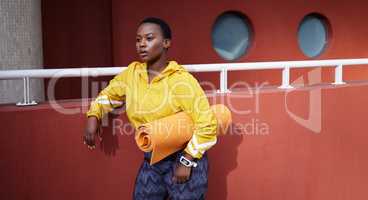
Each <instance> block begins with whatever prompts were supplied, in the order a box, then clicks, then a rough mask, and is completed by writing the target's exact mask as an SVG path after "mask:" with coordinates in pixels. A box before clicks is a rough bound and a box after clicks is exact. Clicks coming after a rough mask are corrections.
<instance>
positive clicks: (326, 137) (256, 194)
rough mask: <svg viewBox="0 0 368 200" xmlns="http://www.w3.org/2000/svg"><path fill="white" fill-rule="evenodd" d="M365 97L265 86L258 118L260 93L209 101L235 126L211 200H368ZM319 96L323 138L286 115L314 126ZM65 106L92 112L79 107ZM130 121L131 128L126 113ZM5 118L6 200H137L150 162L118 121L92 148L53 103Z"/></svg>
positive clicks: (216, 159) (6, 112) (80, 120)
mask: <svg viewBox="0 0 368 200" xmlns="http://www.w3.org/2000/svg"><path fill="white" fill-rule="evenodd" d="M312 93H313V94H312ZM362 93H368V86H367V84H366V83H364V84H355V85H350V86H343V87H333V86H323V87H321V86H315V87H308V88H304V89H298V90H295V91H292V92H289V93H286V92H285V91H281V90H278V89H275V88H269V89H261V90H260V93H259V96H258V99H259V106H258V108H259V109H258V111H257V109H256V106H255V102H257V98H256V96H255V95H254V93H253V92H251V93H250V92H245V91H238V92H234V93H232V94H229V95H227V96H220V95H217V96H216V97H210V100H211V102H213V103H225V104H226V105H228V106H229V107H231V108H232V111H233V122H234V125H233V128H232V129H231V130H230V131H229V132H228V135H226V136H223V137H221V138H219V142H218V144H216V146H215V147H213V148H212V149H211V150H210V151H209V159H210V174H209V180H210V182H209V192H208V198H207V199H209V200H212V199H220V200H223V199H231V200H237V199H257V200H262V199H273V200H289V199H290V200H291V199H292V200H294V199H298V200H310V199H313V200H339V199H341V200H343V199H344V200H346V199H356V200H358V199H367V198H368V193H367V191H366V185H368V179H367V177H368V171H367V170H366V169H367V168H368V160H367V159H366V157H367V156H366V152H367V151H368V146H367V145H366V144H367V142H366V141H367V140H368V135H367V134H366V133H365V131H364V128H365V124H367V120H366V113H368V107H367V106H366V102H367V101H368V97H367V96H366V95H365V96H363V95H361V94H362ZM311 94H312V95H316V94H317V96H313V97H312V98H316V97H318V95H319V94H320V97H321V98H319V97H318V98H317V100H318V102H319V100H320V103H321V110H320V113H321V131H320V132H319V133H318V131H317V133H315V132H313V131H311V130H310V129H308V128H305V127H303V126H301V125H300V124H299V123H297V122H296V121H295V120H293V119H292V118H291V117H290V116H291V115H290V114H289V113H288V112H287V109H286V108H288V109H289V110H290V112H292V113H294V114H295V115H298V116H300V117H302V118H303V119H308V116H309V115H310V113H309V112H308V110H309V109H308V108H309V105H310V102H311V101H310V100H309V95H311ZM241 95H243V96H241ZM285 100H286V101H285ZM285 102H286V105H287V107H286V106H285ZM312 104H313V105H314V106H313V110H314V111H318V106H317V107H315V105H316V104H315V103H312ZM61 105H62V106H63V107H65V108H68V109H86V107H84V106H81V103H80V102H79V101H75V102H64V103H61ZM235 109H241V110H242V111H246V110H249V111H250V113H248V114H239V113H237V112H236V111H235ZM122 119H123V120H124V122H126V121H127V120H126V117H125V114H124V115H123V117H122ZM0 121H1V122H2V130H3V131H2V133H3V134H2V137H0V143H1V145H0V157H1V161H0V177H1V179H0V194H1V198H2V199H7V200H11V199H37V200H43V199H45V200H46V199H47V200H48V199H53V200H57V199H68V200H73V199H76V200H77V199H78V200H79V199H90V200H94V199H96V200H97V199H131V196H132V190H133V186H134V180H135V176H136V174H137V171H138V168H139V164H140V163H141V162H142V158H143V156H142V153H141V152H140V151H139V150H138V148H137V147H136V145H135V143H134V137H133V135H132V132H130V133H128V132H127V131H126V132H122V134H119V132H117V134H115V135H113V134H112V133H113V132H112V128H111V127H112V125H111V123H110V125H109V127H108V128H105V129H104V139H103V141H102V142H101V143H100V144H99V145H98V147H97V149H96V150H95V151H89V150H88V149H87V148H86V146H84V145H83V143H82V134H83V129H84V126H85V116H84V114H78V113H77V114H72V115H64V114H60V113H58V112H56V111H55V110H54V109H52V108H51V107H50V105H48V104H43V105H39V106H37V107H24V108H19V107H14V106H2V107H0ZM244 125H245V126H244ZM267 126H268V129H264V128H265V127H267ZM257 127H258V128H257ZM317 129H318V128H317ZM126 130H130V129H126ZM252 130H254V131H252ZM262 130H263V131H262ZM264 130H268V131H264ZM262 133H265V134H262Z"/></svg>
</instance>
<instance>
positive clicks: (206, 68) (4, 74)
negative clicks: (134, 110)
mask: <svg viewBox="0 0 368 200" xmlns="http://www.w3.org/2000/svg"><path fill="white" fill-rule="evenodd" d="M363 64H368V58H362V59H335V60H310V61H309V60H308V61H278V62H253V63H219V64H194V65H184V67H186V68H187V69H188V70H189V71H191V72H221V70H222V67H223V66H227V67H226V69H227V70H228V71H237V70H262V69H284V68H285V67H289V68H309V67H332V66H337V65H363ZM124 69H126V67H100V68H66V69H30V70H2V71H0V79H19V78H23V77H26V76H27V77H30V78H52V77H53V76H55V75H56V74H57V75H58V76H60V75H61V76H62V77H82V74H81V71H82V70H87V71H88V73H87V74H90V75H91V74H92V76H112V75H116V74H118V73H120V72H121V71H123V70H124Z"/></svg>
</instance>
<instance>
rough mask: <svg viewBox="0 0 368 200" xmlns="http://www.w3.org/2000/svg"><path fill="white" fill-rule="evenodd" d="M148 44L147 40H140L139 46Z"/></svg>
mask: <svg viewBox="0 0 368 200" xmlns="http://www.w3.org/2000/svg"><path fill="white" fill-rule="evenodd" d="M146 45H147V43H146V40H141V41H140V42H139V47H145V46H146Z"/></svg>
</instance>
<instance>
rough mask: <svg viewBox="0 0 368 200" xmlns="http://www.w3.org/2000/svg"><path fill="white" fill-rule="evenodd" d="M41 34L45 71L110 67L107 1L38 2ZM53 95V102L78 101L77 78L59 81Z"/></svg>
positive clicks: (109, 31) (110, 45)
mask: <svg viewBox="0 0 368 200" xmlns="http://www.w3.org/2000/svg"><path fill="white" fill-rule="evenodd" d="M42 35H43V56H44V65H45V66H44V68H45V69H50V68H79V67H99V66H112V64H113V63H112V49H111V48H112V41H111V2H110V1H101V0H77V1H75V0H63V1H42ZM110 79H111V78H110ZM99 80H104V79H103V78H101V79H99ZM45 83H46V84H45V85H46V86H48V83H49V82H48V81H45ZM45 90H46V91H47V87H46V88H45ZM55 94H56V95H55V97H56V99H73V98H80V97H81V79H79V78H66V79H61V80H60V81H58V82H57V84H56V89H55ZM46 97H48V95H46Z"/></svg>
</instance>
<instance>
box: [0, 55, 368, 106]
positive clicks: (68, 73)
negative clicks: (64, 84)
mask: <svg viewBox="0 0 368 200" xmlns="http://www.w3.org/2000/svg"><path fill="white" fill-rule="evenodd" d="M366 64H368V58H361V59H334V60H312V61H277V62H252V63H218V64H191V65H183V66H184V67H185V68H187V69H188V70H189V71H190V72H220V90H219V91H218V92H221V93H226V92H229V90H228V87H227V72H228V71H238V70H265V69H282V84H281V86H280V87H279V88H280V89H288V88H292V86H291V85H290V69H294V68H311V67H334V68H335V81H334V83H333V84H337V85H338V84H344V81H343V66H345V65H366ZM125 68H126V67H100V68H64V69H29V70H2V71H0V80H4V79H5V80H9V79H23V81H24V99H23V101H24V102H22V103H18V104H17V105H32V104H33V103H35V102H34V101H31V100H30V97H29V79H30V78H54V77H58V78H60V77H86V76H94V77H96V76H111V75H116V74H118V73H120V72H121V71H122V70H124V69H125Z"/></svg>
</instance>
